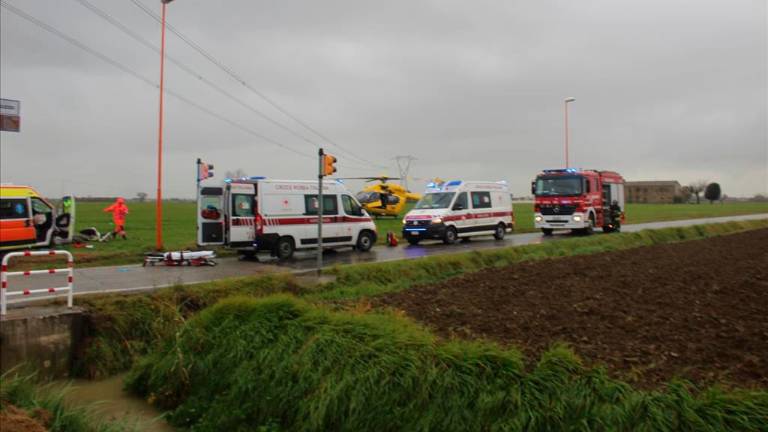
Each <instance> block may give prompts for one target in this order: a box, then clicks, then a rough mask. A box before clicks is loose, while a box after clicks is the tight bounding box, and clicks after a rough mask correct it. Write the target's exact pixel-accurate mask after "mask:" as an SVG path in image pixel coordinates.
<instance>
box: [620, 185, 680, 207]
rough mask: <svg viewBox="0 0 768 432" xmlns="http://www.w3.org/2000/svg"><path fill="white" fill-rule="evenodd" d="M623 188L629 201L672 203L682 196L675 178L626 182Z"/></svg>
mask: <svg viewBox="0 0 768 432" xmlns="http://www.w3.org/2000/svg"><path fill="white" fill-rule="evenodd" d="M624 190H625V193H626V196H627V202H629V203H648V204H672V203H674V202H677V201H678V200H679V199H680V197H681V196H682V187H681V186H680V183H679V182H677V181H676V180H658V181H634V182H626V183H625V185H624Z"/></svg>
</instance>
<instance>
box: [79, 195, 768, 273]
mask: <svg viewBox="0 0 768 432" xmlns="http://www.w3.org/2000/svg"><path fill="white" fill-rule="evenodd" d="M107 204H108V203H102V202H80V203H78V204H77V229H78V230H80V229H83V228H86V227H91V226H94V227H96V228H97V229H99V230H100V231H102V232H108V231H109V230H111V229H112V225H111V219H110V215H109V214H107V213H104V212H102V209H103V208H104V207H105V206H106V205H107ZM128 205H129V208H130V212H131V213H130V214H129V215H128V221H127V225H126V230H127V232H128V236H129V238H128V240H126V241H124V240H120V239H118V240H113V241H111V242H107V243H94V244H93V246H94V247H93V249H71V250H72V251H74V252H75V255H76V261H77V265H78V267H83V266H93V265H110V264H126V263H139V262H141V260H142V258H143V254H144V252H147V251H151V250H153V248H154V244H155V219H154V217H155V210H154V203H128ZM514 209H515V216H516V221H517V225H516V228H515V231H516V232H532V231H534V229H533V206H532V204H530V203H518V204H515V205H514ZM753 213H768V204H764V203H727V204H723V205H720V204H714V205H710V204H701V205H690V204H669V205H662V204H629V205H628V206H627V223H644V222H653V221H665V220H675V219H689V218H701V217H714V216H729V215H739V214H753ZM163 220H164V222H163V238H164V243H165V247H166V249H167V250H179V249H194V248H195V235H196V234H195V233H196V228H195V227H196V223H197V222H196V219H195V205H194V204H193V203H189V202H172V201H169V202H166V203H165V204H164V206H163ZM401 221H402V217H398V218H382V219H377V220H376V224H377V226H378V229H379V233H380V236H379V237H380V238H379V242H380V243H383V242H384V239H385V237H386V233H387V232H388V231H392V232H394V233H396V234H397V235H398V236H399V235H400V230H401V228H402V223H401ZM219 253H220V254H227V253H231V251H227V250H226V249H221V250H220V251H219Z"/></svg>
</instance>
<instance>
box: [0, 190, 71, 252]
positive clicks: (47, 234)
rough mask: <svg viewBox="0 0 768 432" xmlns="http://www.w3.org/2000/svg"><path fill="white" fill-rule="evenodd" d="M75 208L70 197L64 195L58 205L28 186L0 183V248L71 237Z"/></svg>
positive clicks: (44, 244) (45, 244) (38, 244)
mask: <svg viewBox="0 0 768 432" xmlns="http://www.w3.org/2000/svg"><path fill="white" fill-rule="evenodd" d="M74 209H75V206H74V198H73V197H64V199H62V201H61V204H60V205H59V207H58V208H57V207H56V206H54V205H53V204H52V203H51V202H50V201H48V200H46V199H45V198H43V197H42V196H41V195H40V194H39V193H38V192H37V191H36V190H35V189H33V188H31V187H29V186H20V185H8V184H2V185H0V250H9V249H28V248H33V247H48V246H52V245H53V244H55V243H63V242H66V241H67V240H71V238H72V231H73V230H72V229H70V227H73V228H74V222H75V221H74V216H75V210H74Z"/></svg>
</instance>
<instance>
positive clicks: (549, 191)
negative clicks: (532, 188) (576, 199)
mask: <svg viewBox="0 0 768 432" xmlns="http://www.w3.org/2000/svg"><path fill="white" fill-rule="evenodd" d="M581 193H582V178H581V177H580V176H567V177H565V176H552V177H539V178H537V179H536V195H537V196H542V195H544V196H546V195H581Z"/></svg>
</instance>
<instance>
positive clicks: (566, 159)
mask: <svg viewBox="0 0 768 432" xmlns="http://www.w3.org/2000/svg"><path fill="white" fill-rule="evenodd" d="M568 165H570V164H569V161H568V102H567V101H566V102H565V168H566V169H568Z"/></svg>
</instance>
